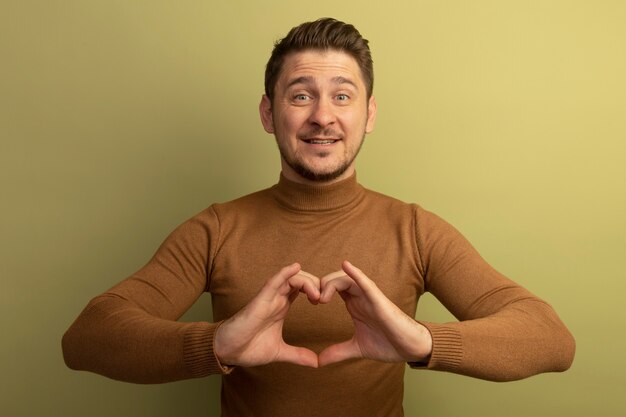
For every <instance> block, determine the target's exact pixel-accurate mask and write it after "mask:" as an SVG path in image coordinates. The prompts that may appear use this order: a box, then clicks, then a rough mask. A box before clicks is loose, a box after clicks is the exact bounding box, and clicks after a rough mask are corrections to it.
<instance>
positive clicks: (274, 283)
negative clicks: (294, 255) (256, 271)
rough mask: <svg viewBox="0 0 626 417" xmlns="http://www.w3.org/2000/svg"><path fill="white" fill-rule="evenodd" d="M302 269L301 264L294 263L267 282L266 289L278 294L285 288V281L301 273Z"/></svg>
mask: <svg viewBox="0 0 626 417" xmlns="http://www.w3.org/2000/svg"><path fill="white" fill-rule="evenodd" d="M300 268H301V267H300V264H298V263H293V264H291V265H288V266H286V267H284V268H282V269H281V270H280V271H278V273H277V274H276V275H274V276H273V277H272V278H270V279H269V280H268V281H267V283H266V284H265V287H264V288H268V289H271V290H272V291H274V292H277V291H278V290H280V288H281V287H282V286H283V284H284V283H285V281H287V280H288V279H289V278H291V277H292V276H294V275H296V274H297V273H298V272H300Z"/></svg>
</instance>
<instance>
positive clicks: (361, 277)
mask: <svg viewBox="0 0 626 417" xmlns="http://www.w3.org/2000/svg"><path fill="white" fill-rule="evenodd" d="M341 267H342V268H343V270H344V272H345V273H346V274H347V275H348V276H349V277H350V278H352V279H353V280H354V282H356V284H357V285H358V286H359V288H361V289H362V290H363V291H364V292H371V291H374V290H377V289H378V286H377V285H376V284H375V283H374V281H372V280H371V279H369V277H368V276H367V275H365V274H364V273H363V271H361V270H360V269H359V268H357V267H356V266H354V265H352V264H351V263H350V262H349V261H343V264H342V265H341Z"/></svg>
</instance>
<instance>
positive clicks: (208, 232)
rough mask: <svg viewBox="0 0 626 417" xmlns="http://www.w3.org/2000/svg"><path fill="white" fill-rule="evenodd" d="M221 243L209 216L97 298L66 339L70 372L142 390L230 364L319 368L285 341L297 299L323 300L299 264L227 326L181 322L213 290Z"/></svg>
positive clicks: (173, 236) (220, 369) (179, 230)
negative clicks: (211, 268) (211, 283)
mask: <svg viewBox="0 0 626 417" xmlns="http://www.w3.org/2000/svg"><path fill="white" fill-rule="evenodd" d="M216 236H217V237H219V222H218V221H217V218H216V216H215V214H214V212H213V211H212V210H210V209H209V210H207V211H206V212H203V213H202V214H201V215H199V216H197V217H195V218H194V219H192V220H190V221H189V222H186V223H185V224H183V225H182V226H180V227H179V228H177V229H176V230H175V231H174V232H173V233H172V234H171V235H170V236H169V237H168V238H167V240H166V241H165V242H164V243H163V245H162V246H161V247H160V248H159V250H158V251H157V253H156V254H155V256H154V257H153V259H152V260H151V261H150V262H149V263H148V264H147V265H146V266H145V267H144V268H142V269H141V270H140V271H138V272H137V273H136V274H134V275H133V276H131V277H129V278H128V279H126V280H124V281H122V282H121V283H120V284H118V285H116V286H115V287H113V288H112V289H110V290H109V291H107V292H106V293H104V294H102V295H100V296H98V297H96V298H95V299H93V300H92V301H91V302H90V303H89V304H88V306H87V307H86V308H85V310H84V311H83V312H82V313H81V314H80V316H79V317H78V318H77V319H76V321H75V322H74V324H72V326H71V327H70V328H69V330H68V331H67V332H66V333H65V335H64V336H63V355H64V358H65V361H66V363H67V365H68V366H69V367H70V368H72V369H80V370H88V371H92V372H96V373H99V374H102V375H105V376H108V377H110V378H114V379H119V380H123V381H128V382H138V383H159V382H168V381H175V380H179V379H187V378H193V377H202V376H206V375H209V374H214V373H227V372H229V371H230V368H229V367H227V366H224V365H222V364H224V363H226V364H228V365H239V366H255V365H261V364H265V363H270V362H277V361H282V362H293V363H296V364H299V365H305V366H312V367H317V365H318V362H317V355H316V354H315V353H314V352H312V351H310V350H308V349H305V348H299V347H293V346H290V345H288V344H286V343H285V342H284V341H283V338H282V325H283V321H284V319H285V317H286V315H287V313H288V310H289V307H290V306H291V304H292V302H293V301H294V300H295V298H296V297H297V296H298V293H299V292H303V293H306V295H307V297H308V298H309V300H310V301H311V302H312V303H314V304H315V303H317V300H318V299H319V295H320V294H319V279H318V278H316V277H314V276H312V275H310V274H307V273H306V272H303V271H301V270H300V266H299V265H297V264H294V265H291V266H289V267H285V268H283V269H282V270H281V271H280V272H279V273H278V274H276V275H275V276H274V277H272V278H271V279H269V280H268V281H267V282H266V284H265V285H264V287H263V288H262V289H261V291H260V292H259V293H258V294H257V295H256V296H255V297H254V298H253V299H252V300H251V301H250V303H249V304H248V305H247V306H245V307H244V308H243V309H242V310H241V311H240V312H238V313H237V314H235V315H234V316H233V317H231V318H229V319H228V320H226V321H224V322H222V323H208V322H197V323H179V322H177V321H176V320H177V319H178V318H180V316H181V315H182V314H183V313H184V312H185V311H186V310H187V309H188V308H189V307H190V306H191V305H192V304H193V302H195V300H196V299H197V298H198V297H199V296H200V295H201V294H202V292H203V291H205V289H206V288H208V276H209V275H210V271H209V265H211V263H212V262H211V260H212V258H213V254H214V253H215V251H216V248H217V246H218V245H219V244H218V242H217V241H215V237H216ZM218 358H219V359H218ZM220 360H221V361H220Z"/></svg>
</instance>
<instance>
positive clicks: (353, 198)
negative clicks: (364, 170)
mask: <svg viewBox="0 0 626 417" xmlns="http://www.w3.org/2000/svg"><path fill="white" fill-rule="evenodd" d="M364 191H365V190H364V188H363V187H361V186H360V185H359V184H358V183H357V182H356V173H354V174H352V176H350V177H348V178H346V179H344V180H341V181H338V182H336V183H333V184H330V185H322V184H320V185H317V184H316V185H309V184H301V183H298V182H294V181H291V180H288V179H287V178H285V177H284V176H283V174H282V173H281V174H280V179H279V180H278V184H276V185H274V186H273V187H272V194H273V196H274V198H275V199H276V201H278V203H279V204H280V205H282V206H284V207H287V208H288V209H291V210H297V211H326V210H335V209H339V208H342V207H345V206H348V205H350V204H354V203H358V202H359V201H360V200H361V198H362V197H363V195H364Z"/></svg>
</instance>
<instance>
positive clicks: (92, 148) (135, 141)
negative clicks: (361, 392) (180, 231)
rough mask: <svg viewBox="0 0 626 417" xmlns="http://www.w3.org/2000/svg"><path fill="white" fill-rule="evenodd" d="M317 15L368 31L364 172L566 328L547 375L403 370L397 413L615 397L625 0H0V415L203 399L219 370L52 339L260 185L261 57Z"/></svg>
mask: <svg viewBox="0 0 626 417" xmlns="http://www.w3.org/2000/svg"><path fill="white" fill-rule="evenodd" d="M322 16H333V17H337V18H339V19H342V20H345V21H348V22H351V23H354V24H355V25H356V26H357V27H358V28H359V30H360V31H361V33H362V34H363V35H364V36H365V37H366V38H368V39H370V40H371V47H372V51H373V56H374V61H375V71H376V82H375V95H376V96H377V99H378V105H379V117H378V123H377V126H376V130H375V132H374V133H373V134H371V135H370V136H368V138H367V140H366V144H365V146H364V148H363V150H362V153H361V156H360V159H359V162H358V166H357V170H358V177H359V181H360V182H361V183H362V184H364V185H365V186H366V187H368V188H371V189H374V190H377V191H380V192H383V193H385V194H389V195H392V196H395V197H398V198H400V199H402V200H405V201H409V202H418V203H420V204H421V205H423V206H424V207H426V208H428V209H430V210H432V211H435V212H436V213H438V214H440V215H441V216H443V217H444V218H446V219H447V220H448V221H450V222H451V223H452V224H454V225H455V226H457V227H458V228H459V229H460V230H461V231H462V232H463V233H464V234H465V235H466V236H467V237H468V238H469V239H470V241H472V243H473V244H474V245H475V246H476V247H477V248H478V249H479V251H480V252H481V253H482V254H483V256H484V257H485V258H486V259H487V260H488V261H489V262H490V263H491V264H492V265H494V266H495V267H496V268H497V269H499V270H500V271H502V272H503V273H505V274H506V275H508V276H509V277H511V278H513V279H515V280H516V281H518V282H520V283H521V284H522V285H524V286H526V287H528V288H529V289H530V290H532V291H533V292H535V293H536V294H538V295H539V296H541V297H543V298H545V299H547V300H548V301H549V302H550V303H551V304H552V305H553V306H554V307H555V308H556V310H557V311H558V312H559V314H560V316H561V317H562V319H563V320H564V321H565V323H566V324H567V325H568V326H569V328H570V329H571V330H572V332H573V333H574V335H575V337H576V339H577V354H576V359H575V362H574V365H573V367H572V369H571V370H569V371H568V372H566V373H564V374H547V375H541V376H537V377H533V378H530V379H527V380H524V381H519V382H513V383H506V384H497V383H490V382H484V381H479V380H476V379H472V378H466V377H460V376H456V375H451V374H445V373H436V372H424V371H412V370H407V376H406V398H405V408H406V414H407V416H459V415H464V416H481V417H485V416H503V415H506V416H510V417H513V416H529V415H531V416H537V417H539V416H589V415H598V416H621V415H625V414H626V400H625V399H624V392H626V379H625V373H626V369H625V362H626V361H625V360H624V352H626V336H625V335H624V330H625V329H626V314H625V312H624V307H623V303H622V300H623V294H624V290H625V289H626V285H625V284H624V278H625V274H624V268H623V265H624V255H625V254H626V222H625V220H624V217H625V216H624V215H625V214H626V197H625V193H626V77H625V74H626V24H625V22H626V2H623V1H607V0H597V1H590V0H588V1H576V0H572V1H566V0H561V1H556V0H555V1H551V0H520V1H500V0H498V1H496V0H494V1H485V0H474V1H464V0H458V1H453V0H449V1H435V0H432V1H426V0H421V1H415V0H414V1H385V2H376V3H373V2H372V4H371V5H367V3H366V2H363V1H361V0H346V1H342V2H337V1H326V0H320V1H316V2H298V1H269V0H268V1H263V2H254V1H249V2H244V1H233V0H230V1H176V2H174V1H156V0H150V1H147V0H143V1H140V0H134V1H129V0H123V1H122V0H106V1H104V0H103V1H86V0H85V1H78V0H75V1H72V0H67V1H58V0H57V1H55V0H39V1H36V0H9V1H7V0H2V2H1V3H0V53H1V55H0V60H1V62H0V106H1V107H0V135H1V136H0V193H1V194H0V195H1V197H0V210H1V216H0V274H1V279H2V288H1V289H0V308H1V309H2V311H1V314H0V317H1V320H2V327H1V329H2V341H1V342H0V361H1V368H0V372H1V374H2V377H1V384H2V387H1V389H0V396H1V398H0V413H1V414H2V415H5V416H12V417H13V416H41V415H53V416H85V415H89V416H94V417H96V416H113V415H115V416H133V417H137V416H215V415H218V410H219V404H218V403H219V378H217V377H209V378H204V379H199V380H192V381H184V382H177V383H171V384H164V385H155V386H142V385H133V384H127V383H121V382H116V381H111V380H108V379H106V378H103V377H100V376H97V375H92V374H89V373H85V372H74V371H70V370H69V369H67V368H65V366H64V364H63V360H62V356H61V349H60V340H61V336H62V334H63V332H64V331H65V329H66V328H67V327H68V326H69V325H70V324H71V322H72V321H73V320H74V318H75V317H76V316H77V315H78V313H79V312H80V311H81V309H82V308H83V307H84V306H85V304H86V303H87V301H88V300H89V299H90V298H91V297H93V296H95V295H96V294H98V293H100V292H102V291H104V290H106V289H107V288H109V287H110V286H112V285H113V284H115V283H116V282H118V281H119V280H121V279H123V278H124V277H126V276H128V275H130V274H131V273H132V272H134V271H135V270H136V269H138V268H139V267H141V266H142V265H143V264H144V263H145V262H146V261H147V260H148V259H149V257H150V256H151V255H152V253H153V252H154V251H155V249H156V248H157V246H158V245H159V244H160V242H161V241H162V240H163V239H164V238H165V236H167V234H168V233H169V232H170V231H171V230H172V229H173V228H174V227H175V226H176V225H177V224H179V223H181V222H183V221H184V220H185V219H187V218H188V217H190V216H192V215H193V214H195V213H197V212H199V211H200V210H202V209H203V208H205V207H206V206H208V205H209V204H211V203H212V202H219V201H226V200H229V199H232V198H235V197H237V196H240V195H243V194H246V193H248V192H252V191H255V190H258V189H261V188H265V187H268V186H270V185H272V184H273V183H275V182H276V180H277V178H278V174H279V159H278V152H277V150H276V146H275V144H274V139H273V137H272V136H270V135H267V134H265V133H264V131H263V129H262V127H261V124H260V122H259V119H258V113H257V105H258V102H259V100H260V98H261V94H262V81H263V70H264V65H265V62H266V60H267V58H268V56H269V53H270V51H271V47H272V44H273V42H274V41H275V40H277V39H278V38H280V37H282V36H284V35H285V34H286V32H287V31H288V29H289V28H291V27H292V26H294V25H296V24H298V23H300V22H302V21H307V20H312V19H315V18H318V17H322ZM210 316H211V315H210V300H209V297H208V296H206V297H203V298H201V300H200V302H199V303H198V304H197V305H196V306H195V307H194V308H193V309H192V310H191V311H190V312H189V313H188V314H187V315H186V316H185V317H184V320H210V318H211V317H210ZM417 316H418V317H420V318H423V319H428V320H441V321H446V320H452V319H453V318H451V317H450V315H449V314H448V313H447V312H445V311H444V310H442V309H441V308H440V307H439V306H438V305H437V303H436V302H435V301H434V299H433V298H432V297H430V296H427V297H424V299H423V301H421V303H420V306H419V307H418V313H417ZM320 400H321V401H323V399H320ZM337 406H338V407H340V406H341V405H340V404H337Z"/></svg>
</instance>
